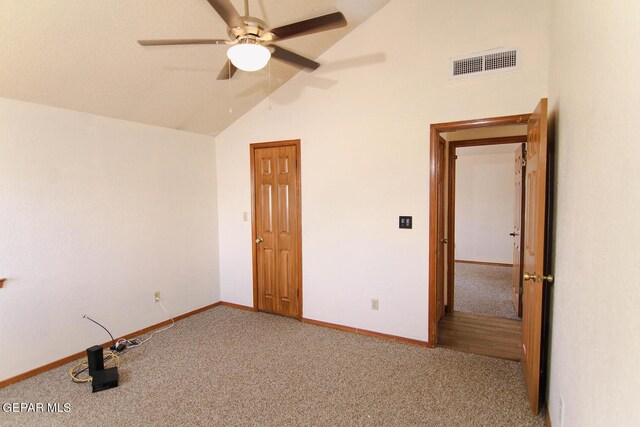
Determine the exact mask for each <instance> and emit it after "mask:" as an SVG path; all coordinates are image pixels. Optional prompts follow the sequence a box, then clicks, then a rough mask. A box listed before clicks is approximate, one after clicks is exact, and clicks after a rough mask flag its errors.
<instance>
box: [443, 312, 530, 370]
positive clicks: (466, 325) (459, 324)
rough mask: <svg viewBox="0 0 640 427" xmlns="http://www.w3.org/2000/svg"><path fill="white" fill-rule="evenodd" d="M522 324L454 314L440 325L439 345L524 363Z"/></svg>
mask: <svg viewBox="0 0 640 427" xmlns="http://www.w3.org/2000/svg"><path fill="white" fill-rule="evenodd" d="M521 343H522V322H521V321H519V320H511V319H503V318H500V317H489V316H483V315H478V314H473V313H463V312H460V311H454V312H453V313H446V314H445V315H444V317H443V318H442V319H441V320H440V323H439V324H438V346H441V347H447V348H450V349H453V350H459V351H464V352H467V353H474V354H482V355H485V356H492V357H499V358H501V359H509V360H520V348H521V345H522V344H521Z"/></svg>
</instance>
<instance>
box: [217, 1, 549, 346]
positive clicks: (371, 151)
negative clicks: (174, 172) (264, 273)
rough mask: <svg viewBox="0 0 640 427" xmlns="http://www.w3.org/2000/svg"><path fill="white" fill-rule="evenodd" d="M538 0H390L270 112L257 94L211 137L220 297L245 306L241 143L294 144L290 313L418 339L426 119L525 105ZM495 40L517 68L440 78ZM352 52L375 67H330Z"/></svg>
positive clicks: (537, 91)
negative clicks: (296, 265) (404, 226)
mask: <svg viewBox="0 0 640 427" xmlns="http://www.w3.org/2000/svg"><path fill="white" fill-rule="evenodd" d="M546 7H547V3H546V2H544V1H543V2H536V3H535V4H534V3H532V2H525V1H518V2H517V7H515V6H514V2H513V1H507V0H490V1H484V2H476V1H471V0H468V1H452V2H441V1H435V0H433V1H424V0H396V1H392V2H390V3H389V4H388V5H387V6H385V7H384V8H383V9H382V10H381V11H379V12H378V13H377V14H376V15H374V16H373V17H372V18H371V19H369V20H368V21H367V22H365V23H364V24H362V25H361V26H360V27H358V28H357V29H355V30H354V31H353V32H352V33H350V34H349V35H347V36H346V37H345V38H344V39H343V40H342V41H341V42H340V43H338V44H337V45H336V46H334V47H333V48H332V49H330V50H329V51H328V52H326V53H325V54H324V55H323V56H322V57H321V58H320V59H319V60H320V62H321V63H322V64H324V65H323V66H322V67H321V68H319V69H318V70H317V71H316V72H314V73H312V74H308V73H305V72H302V73H300V74H299V75H297V76H296V77H295V78H294V79H293V80H292V81H290V82H289V83H287V84H286V85H284V86H283V87H282V88H281V89H279V90H278V91H277V92H276V93H275V94H274V95H273V100H272V104H273V109H272V110H271V111H269V110H268V109H267V104H266V102H264V103H262V104H260V105H258V106H257V107H256V108H254V109H253V110H252V111H250V112H249V113H248V114H246V115H245V116H243V117H242V118H240V119H239V120H238V121H237V122H236V123H235V124H233V125H232V126H231V127H229V128H228V129H226V130H225V131H224V132H222V133H221V134H220V135H219V136H217V137H216V147H217V162H218V163H217V165H218V194H219V220H220V265H221V294H222V295H221V297H222V299H223V300H225V301H230V302H233V303H238V304H244V305H252V304H253V298H252V296H253V295H252V289H253V288H252V276H251V245H252V242H251V224H250V222H243V220H242V213H243V212H244V211H250V210H251V205H250V203H251V195H250V187H249V148H248V144H249V143H252V142H261V141H272V140H284V139H297V138H300V139H301V140H302V144H301V147H302V159H301V160H302V161H301V164H302V247H303V276H304V277H303V280H304V284H303V287H304V289H303V293H304V307H303V315H304V316H305V317H307V318H311V319H317V320H322V321H326V322H332V323H338V324H343V325H348V326H352V327H356V328H362V329H368V330H373V331H377V332H382V333H388V334H393V335H399V336H403V337H409V338H415V339H420V340H425V341H426V340H427V338H428V327H427V307H428V289H427V272H428V268H429V266H428V260H427V258H428V209H429V202H428V191H429V190H428V188H429V187H428V180H429V175H428V173H429V125H430V124H431V123H438V122H446V121H452V120H462V119H471V118H479V117H490V116H499V115H508V114H518V113H526V112H530V111H532V110H533V108H534V107H535V105H536V104H537V102H538V100H539V99H540V98H541V97H544V96H546V94H547V70H548V62H547V54H548V43H547V35H548V10H547V8H546ZM399 23H401V24H399ZM488 23H489V24H488ZM394 35H397V36H394ZM310 37H312V36H310ZM500 46H505V47H508V46H516V47H518V48H520V52H521V54H522V67H521V68H520V69H519V70H518V71H515V72H510V73H504V74H494V75H490V76H483V77H476V78H469V79H460V80H450V79H449V78H448V67H449V60H450V58H451V57H454V56H458V55H461V54H466V53H472V52H478V51H482V50H487V49H493V48H496V47H500ZM358 58H360V59H362V61H360V62H365V63H366V62H367V58H382V61H381V62H380V61H378V62H375V63H369V64H368V65H363V66H359V67H340V66H339V65H340V64H341V63H342V64H344V63H345V61H346V62H347V63H349V62H351V63H353V62H358ZM328 83H332V84H331V85H330V84H328ZM319 87H324V88H327V87H328V88H327V89H324V90H323V89H319ZM399 215H413V217H414V228H413V230H399V229H398V216H399ZM372 298H377V299H379V301H380V310H379V311H372V310H371V309H370V300H371V299H372Z"/></svg>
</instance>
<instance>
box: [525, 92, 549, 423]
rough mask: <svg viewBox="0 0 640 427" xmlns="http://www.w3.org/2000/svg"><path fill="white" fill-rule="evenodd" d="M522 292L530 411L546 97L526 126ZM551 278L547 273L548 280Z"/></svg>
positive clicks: (536, 387)
mask: <svg viewBox="0 0 640 427" xmlns="http://www.w3.org/2000/svg"><path fill="white" fill-rule="evenodd" d="M526 158H527V161H526V169H525V176H526V178H525V218H524V248H523V249H524V251H523V252H524V254H523V293H522V367H523V370H524V377H525V382H526V384H527V391H528V394H529V405H530V407H531V412H533V413H534V414H537V413H538V411H539V409H540V391H541V390H540V368H541V366H540V357H541V350H542V309H543V286H547V280H546V279H547V278H546V277H545V274H548V272H545V271H544V256H545V234H546V233H545V221H546V209H547V207H546V192H547V182H546V181H547V100H546V99H542V100H541V101H540V103H539V104H538V106H537V107H536V109H535V110H534V112H533V114H532V115H531V118H530V119H529V122H528V125H527V153H526ZM551 280H552V278H551V277H550V276H549V280H548V281H549V282H550V281H551Z"/></svg>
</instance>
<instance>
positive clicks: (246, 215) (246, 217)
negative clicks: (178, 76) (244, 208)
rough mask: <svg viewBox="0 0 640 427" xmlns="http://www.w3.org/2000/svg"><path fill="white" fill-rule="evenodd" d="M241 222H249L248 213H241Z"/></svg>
mask: <svg viewBox="0 0 640 427" xmlns="http://www.w3.org/2000/svg"><path fill="white" fill-rule="evenodd" d="M242 220H243V221H244V222H247V221H249V212H242Z"/></svg>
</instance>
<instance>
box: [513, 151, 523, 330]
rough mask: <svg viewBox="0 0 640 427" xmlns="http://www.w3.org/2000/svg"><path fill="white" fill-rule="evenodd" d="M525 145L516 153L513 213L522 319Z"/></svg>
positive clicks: (516, 280) (515, 284) (517, 303)
mask: <svg viewBox="0 0 640 427" xmlns="http://www.w3.org/2000/svg"><path fill="white" fill-rule="evenodd" d="M524 155H525V150H524V144H523V145H521V146H520V147H518V148H517V149H516V151H515V163H514V166H515V167H514V171H515V183H514V193H515V197H514V200H515V203H514V211H513V233H512V235H513V294H512V296H513V306H514V307H515V309H516V313H517V315H518V317H522V294H521V292H522V243H523V237H524V231H523V220H524V216H523V215H522V209H523V207H524V195H525V193H524V182H523V180H522V175H523V173H524V170H525V168H524Z"/></svg>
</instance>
